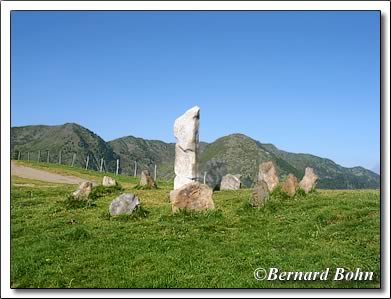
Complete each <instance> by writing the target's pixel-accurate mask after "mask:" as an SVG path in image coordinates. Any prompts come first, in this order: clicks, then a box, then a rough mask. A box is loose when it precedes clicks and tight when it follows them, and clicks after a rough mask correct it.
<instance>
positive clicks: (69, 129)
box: [11, 123, 119, 170]
mask: <svg viewBox="0 0 391 299" xmlns="http://www.w3.org/2000/svg"><path fill="white" fill-rule="evenodd" d="M39 151H40V154H39ZM48 151H49V161H50V162H52V163H58V161H59V156H60V151H61V163H62V164H67V165H70V164H71V163H72V160H73V154H74V153H75V154H76V159H75V161H74V164H75V165H79V166H82V167H84V166H85V165H86V159H87V156H89V166H88V167H89V168H91V169H99V166H100V159H101V158H103V159H104V160H105V165H104V166H105V168H106V169H108V170H112V169H114V167H115V164H116V159H118V158H119V156H118V155H117V154H116V153H115V152H114V151H113V149H112V148H111V146H110V144H108V143H106V142H105V141H104V140H103V139H102V138H100V137H99V136H98V135H97V134H95V133H94V132H92V131H90V130H88V129H86V128H84V127H82V126H80V125H78V124H75V123H66V124H64V125H59V126H43V125H39V126H23V127H13V128H11V152H12V155H13V158H17V156H18V152H21V155H22V157H21V158H22V159H24V160H27V153H28V152H29V158H30V160H34V161H37V160H38V156H40V157H39V158H40V161H45V162H47V161H48Z"/></svg>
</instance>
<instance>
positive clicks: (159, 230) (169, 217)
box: [11, 163, 380, 288]
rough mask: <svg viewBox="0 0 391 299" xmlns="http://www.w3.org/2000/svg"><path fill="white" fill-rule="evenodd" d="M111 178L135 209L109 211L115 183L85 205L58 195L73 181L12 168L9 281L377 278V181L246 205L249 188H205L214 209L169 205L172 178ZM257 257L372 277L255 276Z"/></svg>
mask: <svg viewBox="0 0 391 299" xmlns="http://www.w3.org/2000/svg"><path fill="white" fill-rule="evenodd" d="M41 164H43V163H41ZM41 164H40V166H41ZM42 167H43V166H42ZM48 167H50V169H53V168H55V167H51V166H48ZM62 167H63V168H62ZM43 168H44V167H43ZM56 171H57V172H59V173H64V172H67V173H68V174H73V175H76V173H78V171H79V170H76V169H67V168H65V167H64V166H58V168H56ZM81 175H83V176H84V171H80V172H79V176H81ZM88 175H90V176H91V178H92V177H94V178H97V177H101V176H102V174H99V173H95V172H91V173H88ZM115 178H116V179H118V181H119V182H120V183H121V185H122V187H123V188H124V191H123V192H133V193H134V194H136V195H137V196H138V197H139V198H140V199H141V202H142V204H141V207H140V208H139V209H138V210H137V211H136V213H135V214H134V215H130V216H128V215H126V216H121V217H110V215H109V214H108V206H109V204H110V202H111V201H112V200H113V199H114V198H115V197H116V196H117V195H118V194H120V193H116V192H114V193H109V194H107V193H106V194H105V193H103V195H102V193H101V194H100V195H102V196H99V197H98V198H97V199H96V201H95V205H93V206H88V207H87V206H85V207H69V206H67V204H66V203H67V195H68V194H69V193H71V192H72V191H74V189H75V186H72V185H70V186H69V185H59V184H50V183H46V182H44V183H43V182H38V181H33V180H25V179H20V178H16V177H13V178H12V183H13V185H12V188H11V254H12V259H11V286H12V287H13V288H302V287H306V288H311V287H314V288H378V287H379V286H380V280H379V276H380V272H379V271H380V195H379V191H375V190H357V191H355V190H353V191H327V190H326V191H324V190H320V191H318V192H314V193H311V194H309V195H300V196H296V197H295V198H294V199H287V198H284V197H278V196H274V197H272V198H271V199H270V200H269V201H268V202H267V204H266V207H265V208H263V209H253V208H250V207H249V206H248V204H247V201H248V198H249V196H250V194H251V190H250V189H242V190H238V191H220V192H215V193H214V194H213V199H214V202H215V206H216V209H215V210H212V211H208V212H204V213H194V212H186V211H181V212H179V213H176V214H172V213H171V206H170V203H169V193H170V190H171V183H165V184H164V183H162V182H160V184H159V182H158V185H159V189H157V190H136V189H134V186H135V185H136V184H137V183H138V181H137V180H136V179H135V178H130V177H122V176H118V177H115ZM25 184H27V185H25ZM259 267H262V268H269V267H277V268H279V269H280V270H282V271H322V270H324V269H325V268H327V267H329V268H331V271H333V270H334V269H335V268H336V267H343V268H345V269H350V270H354V269H355V268H361V269H363V270H365V271H373V272H375V279H374V281H367V282H363V281H361V282H355V281H350V282H347V281H343V282H334V281H332V280H331V279H330V280H328V281H311V282H305V281H301V282H300V281H296V282H295V281H289V282H276V281H274V282H272V281H269V282H268V281H265V280H264V281H256V280H255V279H254V274H253V272H254V270H255V269H256V268H259Z"/></svg>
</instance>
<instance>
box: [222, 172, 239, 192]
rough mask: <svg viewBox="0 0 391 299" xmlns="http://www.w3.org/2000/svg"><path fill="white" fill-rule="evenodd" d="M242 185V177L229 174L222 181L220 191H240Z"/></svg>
mask: <svg viewBox="0 0 391 299" xmlns="http://www.w3.org/2000/svg"><path fill="white" fill-rule="evenodd" d="M240 185H241V183H240V175H232V174H227V175H225V176H223V179H222V180H221V184H220V190H239V189H240Z"/></svg>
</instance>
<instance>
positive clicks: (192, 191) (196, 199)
mask: <svg viewBox="0 0 391 299" xmlns="http://www.w3.org/2000/svg"><path fill="white" fill-rule="evenodd" d="M212 194H213V191H212V189H211V188H209V186H208V185H205V184H201V183H199V182H191V183H189V184H186V185H183V186H182V187H180V188H179V189H176V190H173V191H171V193H170V201H171V207H172V211H173V212H176V211H178V210H179V209H189V210H196V211H200V210H208V209H214V206H215V205H214V202H213V199H212Z"/></svg>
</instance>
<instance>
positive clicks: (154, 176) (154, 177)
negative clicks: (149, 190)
mask: <svg viewBox="0 0 391 299" xmlns="http://www.w3.org/2000/svg"><path fill="white" fill-rule="evenodd" d="M156 171H157V169H156V164H155V172H154V175H153V179H154V180H155V181H156Z"/></svg>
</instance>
